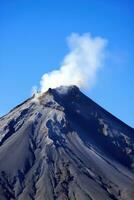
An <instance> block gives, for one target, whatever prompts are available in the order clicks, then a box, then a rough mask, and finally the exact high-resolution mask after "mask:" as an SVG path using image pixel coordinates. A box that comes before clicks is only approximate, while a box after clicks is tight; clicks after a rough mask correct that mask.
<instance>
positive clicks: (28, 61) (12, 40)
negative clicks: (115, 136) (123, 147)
mask: <svg viewBox="0 0 134 200" xmlns="http://www.w3.org/2000/svg"><path fill="white" fill-rule="evenodd" d="M72 32H76V33H79V34H82V33H85V32H90V33H91V34H92V35H93V36H101V37H104V38H106V39H108V41H109V43H108V51H109V57H108V58H107V61H106V64H105V67H104V68H102V70H101V71H100V72H99V73H98V78H97V83H96V85H95V86H94V87H93V88H92V90H91V91H89V92H86V94H87V95H88V96H89V97H91V98H92V99H93V100H95V101H96V102H98V103H99V104H100V105H101V106H103V107H104V108H106V109H107V110H108V111H110V112H111V113H113V114H114V115H116V116H117V117H118V118H120V119H121V120H123V121H124V122H126V123H128V124H129V125H131V126H133V127H134V1H133V0H67V1H65V0H57V1H54V0H45V1H44V0H19V1H18V0H0V115H3V114H5V113H6V112H8V111H9V110H10V109H11V108H12V107H14V106H16V105H17V104H18V103H20V102H21V101H23V100H25V99H26V98H28V97H29V95H30V91H31V88H32V86H33V85H37V84H38V83H39V80H40V77H41V76H42V74H44V73H45V72H48V71H51V70H53V69H55V68H58V66H59V63H60V62H61V60H62V59H63V57H64V55H65V54H66V53H67V52H68V49H67V45H66V41H65V39H66V37H67V36H68V35H70V34H71V33H72Z"/></svg>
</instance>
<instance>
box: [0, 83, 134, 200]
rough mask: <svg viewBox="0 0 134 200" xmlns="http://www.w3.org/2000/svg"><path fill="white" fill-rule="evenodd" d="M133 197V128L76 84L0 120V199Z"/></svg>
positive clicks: (107, 199) (29, 102) (122, 199)
mask: <svg viewBox="0 0 134 200" xmlns="http://www.w3.org/2000/svg"><path fill="white" fill-rule="evenodd" d="M11 199H12V200H13V199H16V200H133V199H134V130H133V129H132V128H131V127H129V126H127V125H126V124H124V123H123V122H121V121H120V120H119V119H117V118H116V117H114V116H113V115H111V114H110V113H108V112H107V111H105V110H104V109H103V108H101V107H100V106H99V105H97V104H96V103H94V102H93V101H92V100H91V99H89V98H88V97H86V96H85V95H84V94H82V93H81V92H80V91H79V89H78V88H77V87H75V86H70V87H60V88H56V89H49V90H48V91H47V92H46V93H44V94H42V95H40V96H39V97H38V98H37V97H32V98H30V99H28V100H27V101H25V102H24V103H22V104H21V105H19V106H17V107H16V108H14V109H13V110H12V111H11V112H10V113H8V114H7V115H5V116H4V117H2V118H0V200H11Z"/></svg>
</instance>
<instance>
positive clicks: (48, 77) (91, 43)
mask: <svg viewBox="0 0 134 200" xmlns="http://www.w3.org/2000/svg"><path fill="white" fill-rule="evenodd" d="M67 44H68V46H69V50H70V51H69V53H68V54H67V55H66V56H65V57H64V59H63V61H62V64H61V66H60V67H59V70H54V71H52V72H49V73H45V74H44V75H43V76H42V78H41V81H40V91H41V93H42V92H45V91H47V90H48V88H56V87H59V86H61V85H62V86H69V85H77V86H78V87H79V88H81V89H85V88H88V89H90V88H91V87H92V85H93V84H94V82H95V80H96V74H97V71H98V69H99V68H100V67H102V66H103V62H104V58H105V55H106V51H105V50H106V46H107V40H106V39H103V38H101V37H92V36H91V35H90V33H86V34H83V35H79V34H77V33H72V34H71V35H70V36H69V37H68V38H67Z"/></svg>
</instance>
